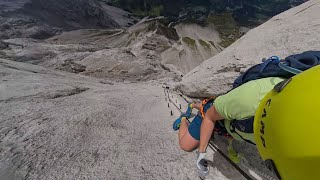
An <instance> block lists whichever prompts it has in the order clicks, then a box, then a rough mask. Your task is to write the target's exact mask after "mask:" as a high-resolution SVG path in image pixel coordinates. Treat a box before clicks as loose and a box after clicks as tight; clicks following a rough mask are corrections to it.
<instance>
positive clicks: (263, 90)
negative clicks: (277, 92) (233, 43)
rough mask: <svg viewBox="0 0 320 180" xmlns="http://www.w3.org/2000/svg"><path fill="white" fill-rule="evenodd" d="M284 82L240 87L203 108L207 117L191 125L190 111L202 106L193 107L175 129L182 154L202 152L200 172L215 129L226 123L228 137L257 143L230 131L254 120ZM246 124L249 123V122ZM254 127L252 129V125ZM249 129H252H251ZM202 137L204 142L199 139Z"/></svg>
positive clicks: (263, 81)
mask: <svg viewBox="0 0 320 180" xmlns="http://www.w3.org/2000/svg"><path fill="white" fill-rule="evenodd" d="M283 80H284V79H282V78H278V77H271V78H263V79H258V80H253V81H250V82H248V83H245V84H243V85H241V86H240V87H238V88H236V89H234V90H232V91H230V92H228V93H227V94H225V95H222V96H219V97H217V98H216V99H215V100H214V102H212V103H207V104H206V105H205V106H204V111H206V112H205V115H204V118H203V120H202V117H201V114H200V113H198V115H197V116H196V117H195V118H194V119H193V121H192V122H191V123H190V124H188V121H187V119H188V118H190V114H191V108H197V109H201V106H202V104H198V103H192V104H190V106H189V108H188V110H187V113H186V114H183V115H182V116H181V117H180V118H178V119H177V120H176V121H175V123H174V125H173V127H174V129H175V130H178V129H179V144H180V147H181V149H182V150H184V151H187V152H191V151H193V150H195V149H196V148H199V150H198V152H199V155H198V156H199V157H198V160H197V166H198V168H200V164H199V162H200V160H202V159H204V158H205V153H206V148H207V146H208V143H209V140H210V139H211V136H212V133H213V130H214V129H215V125H219V126H220V124H221V123H223V126H224V127H225V129H226V130H227V132H228V134H229V135H230V136H232V138H234V139H236V140H239V141H243V140H245V141H249V142H252V143H254V142H255V140H254V134H253V131H252V133H241V132H238V131H232V130H231V128H230V127H232V126H231V124H232V122H234V121H236V120H235V119H237V121H238V120H245V119H246V118H248V117H252V116H254V114H255V112H256V109H257V107H258V105H259V103H260V101H261V100H262V99H263V98H264V96H265V95H266V94H267V93H268V92H269V91H270V90H271V89H272V88H273V87H274V86H275V85H276V84H278V83H279V82H282V81H283ZM246 121H247V120H246ZM248 122H249V123H251V127H252V129H253V121H248ZM249 126H250V125H249ZM200 137H201V138H200Z"/></svg>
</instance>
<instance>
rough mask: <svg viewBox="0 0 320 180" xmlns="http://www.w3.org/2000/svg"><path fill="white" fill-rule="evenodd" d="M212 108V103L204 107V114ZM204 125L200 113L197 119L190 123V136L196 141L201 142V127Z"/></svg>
mask: <svg viewBox="0 0 320 180" xmlns="http://www.w3.org/2000/svg"><path fill="white" fill-rule="evenodd" d="M211 106H212V103H207V104H206V105H205V106H204V112H207V110H208V109H209V108H210V107H211ZM201 124H202V116H201V113H200V112H199V113H198V114H197V115H196V117H194V118H193V120H192V122H191V123H190V125H189V127H188V130H189V133H190V135H191V136H192V137H193V138H194V139H195V140H198V141H200V127H201Z"/></svg>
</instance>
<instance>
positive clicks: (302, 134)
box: [254, 66, 320, 180]
mask: <svg viewBox="0 0 320 180" xmlns="http://www.w3.org/2000/svg"><path fill="white" fill-rule="evenodd" d="M319 77H320V66H316V67H314V68H311V69H310V70H307V71H305V72H303V73H301V74H299V75H296V76H294V77H293V78H291V79H288V80H287V81H284V82H283V83H281V84H279V85H277V86H276V87H275V89H274V90H272V91H271V92H269V93H268V94H267V95H266V96H265V98H264V99H263V100H262V101H261V103H260V105H259V107H258V110H257V113H256V115H255V121H254V132H255V142H256V144H257V147H258V150H259V153H260V155H261V156H262V158H263V160H265V163H266V164H267V166H268V167H269V168H270V169H271V170H273V171H274V172H275V174H276V175H277V176H278V177H279V179H290V180H295V179H308V180H315V179H319V164H320V141H319V133H318V132H319V125H320V121H319V120H320V114H319V113H318V111H319V107H320V94H319V91H320V84H319Z"/></svg>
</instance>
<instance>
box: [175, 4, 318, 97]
mask: <svg viewBox="0 0 320 180" xmlns="http://www.w3.org/2000/svg"><path fill="white" fill-rule="evenodd" d="M319 10H320V1H319V0H311V1H308V2H306V3H304V4H302V5H300V6H298V7H296V8H293V9H291V10H288V11H286V12H284V13H282V14H280V15H278V16H275V17H273V18H272V19H271V20H269V21H268V22H266V23H265V24H263V25H261V26H259V27H257V28H255V29H252V30H250V31H249V32H248V33H247V34H246V35H244V36H243V37H242V38H241V39H239V40H238V41H236V42H235V43H234V44H233V45H231V46H230V47H228V48H227V49H225V50H224V51H223V52H221V53H220V54H218V55H217V56H214V57H213V58H211V59H209V60H207V61H205V62H204V63H202V64H201V65H200V66H198V67H196V68H195V69H193V70H192V71H191V72H189V73H188V74H187V75H186V76H184V78H183V80H182V82H181V83H180V84H179V85H178V86H177V87H176V88H177V89H179V90H180V91H182V92H183V93H184V94H186V95H189V96H192V97H205V96H210V95H217V94H221V93H225V92H226V91H228V90H230V88H231V85H232V83H233V81H234V80H235V78H236V77H237V76H238V75H239V73H240V72H243V71H244V70H245V69H247V68H248V67H250V66H251V65H253V64H257V63H260V62H261V60H262V58H266V57H270V56H273V55H278V56H280V57H281V58H285V57H286V56H288V55H291V54H294V53H301V52H303V51H308V50H319V49H320V42H319V41H318V39H319V38H320V29H319V26H320V16H319Z"/></svg>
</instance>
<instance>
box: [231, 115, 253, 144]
mask: <svg viewBox="0 0 320 180" xmlns="http://www.w3.org/2000/svg"><path fill="white" fill-rule="evenodd" d="M253 121H254V117H251V118H248V119H244V120H233V121H232V122H231V123H230V131H231V132H232V133H235V134H237V135H238V136H239V137H240V138H241V139H242V140H244V141H246V142H248V143H250V144H253V145H255V143H253V142H252V141H250V140H247V139H245V138H243V137H242V136H241V135H240V134H239V133H238V132H237V131H236V130H238V131H240V132H243V133H249V134H251V133H253Z"/></svg>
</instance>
